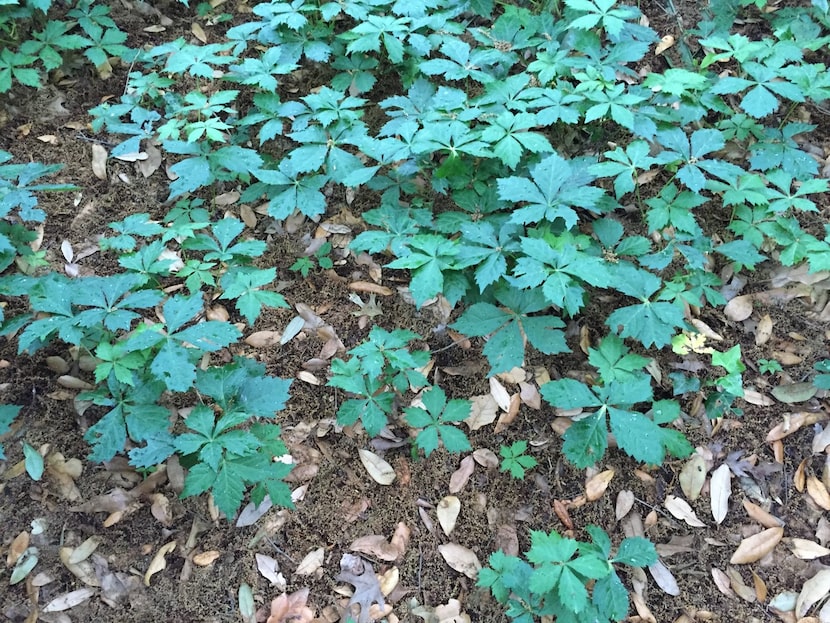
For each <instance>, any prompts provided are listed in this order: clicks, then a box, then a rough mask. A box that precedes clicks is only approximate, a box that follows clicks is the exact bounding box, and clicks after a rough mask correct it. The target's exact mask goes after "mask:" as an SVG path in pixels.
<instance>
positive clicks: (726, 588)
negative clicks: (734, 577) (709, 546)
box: [712, 567, 735, 597]
mask: <svg viewBox="0 0 830 623" xmlns="http://www.w3.org/2000/svg"><path fill="white" fill-rule="evenodd" d="M712 579H713V580H714V581H715V586H717V587H718V590H719V591H720V592H721V593H723V594H724V595H726V596H727V597H734V596H735V593H733V592H732V586H731V582H730V581H729V576H728V575H726V574H725V573H724V572H723V571H721V570H720V569H718V568H717V567H712Z"/></svg>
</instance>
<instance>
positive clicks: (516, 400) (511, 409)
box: [491, 379, 522, 434]
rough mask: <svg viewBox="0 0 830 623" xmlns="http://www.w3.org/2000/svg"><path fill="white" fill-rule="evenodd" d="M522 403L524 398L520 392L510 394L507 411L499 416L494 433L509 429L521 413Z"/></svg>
mask: <svg viewBox="0 0 830 623" xmlns="http://www.w3.org/2000/svg"><path fill="white" fill-rule="evenodd" d="M491 380H492V379H491ZM521 404H522V399H521V397H520V396H519V394H513V395H512V396H510V403H509V404H508V406H507V411H505V412H503V413H502V414H501V415H500V416H499V419H498V421H497V422H496V426H495V428H493V432H494V433H496V434H499V433H501V432H503V431H505V430H507V427H508V426H510V425H511V424H512V423H513V420H515V419H516V416H517V415H519V407H520V406H521Z"/></svg>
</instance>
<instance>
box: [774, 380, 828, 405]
mask: <svg viewBox="0 0 830 623" xmlns="http://www.w3.org/2000/svg"><path fill="white" fill-rule="evenodd" d="M817 391H818V388H817V387H816V386H815V385H813V384H812V383H788V384H786V385H778V386H777V387H773V388H772V395H773V396H775V398H776V399H777V400H780V401H781V402H785V403H787V404H792V403H796V402H806V401H807V400H810V398H812V397H813V396H815V395H816V392H817Z"/></svg>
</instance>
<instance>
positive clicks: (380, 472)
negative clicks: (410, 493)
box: [358, 449, 395, 485]
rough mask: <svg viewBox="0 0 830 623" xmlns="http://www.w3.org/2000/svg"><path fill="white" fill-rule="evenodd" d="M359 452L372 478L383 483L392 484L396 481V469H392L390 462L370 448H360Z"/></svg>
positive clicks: (361, 460)
mask: <svg viewBox="0 0 830 623" xmlns="http://www.w3.org/2000/svg"><path fill="white" fill-rule="evenodd" d="M358 454H359V455H360V462H361V463H363V467H365V468H366V471H367V472H369V475H370V476H371V477H372V480H374V481H375V482H376V483H378V484H381V485H391V484H392V483H393V482H395V470H394V469H392V466H391V465H389V463H387V462H386V461H384V460H383V459H382V458H380V457H379V456H378V455H377V454H375V453H374V452H369V451H368V450H363V449H360V450H358Z"/></svg>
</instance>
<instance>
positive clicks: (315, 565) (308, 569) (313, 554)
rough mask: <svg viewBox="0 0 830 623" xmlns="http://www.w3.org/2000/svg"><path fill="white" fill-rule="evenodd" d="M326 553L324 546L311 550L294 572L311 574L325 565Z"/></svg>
mask: <svg viewBox="0 0 830 623" xmlns="http://www.w3.org/2000/svg"><path fill="white" fill-rule="evenodd" d="M325 555H326V550H324V549H323V548H322V547H318V548H317V549H314V550H311V551H310V552H309V553H308V554H306V555H305V557H304V558H303V559H302V560H301V561H300V564H299V565H298V566H297V570H296V571H295V572H294V573H296V574H297V575H311V574H312V573H314V572H315V571H317V569H319V568H320V567H321V566H322V565H323V558H324V556H325Z"/></svg>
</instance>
